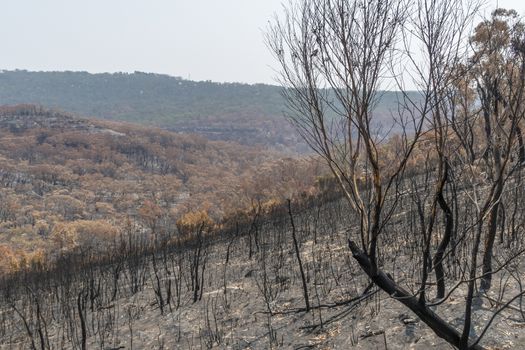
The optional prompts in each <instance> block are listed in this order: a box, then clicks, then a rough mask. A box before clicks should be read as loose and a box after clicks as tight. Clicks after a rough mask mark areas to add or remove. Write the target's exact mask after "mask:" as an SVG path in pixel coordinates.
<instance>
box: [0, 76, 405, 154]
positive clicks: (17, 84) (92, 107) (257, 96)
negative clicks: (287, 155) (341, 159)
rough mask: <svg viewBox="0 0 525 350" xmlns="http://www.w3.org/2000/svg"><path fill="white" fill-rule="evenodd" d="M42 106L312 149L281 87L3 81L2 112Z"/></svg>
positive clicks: (383, 118) (387, 101) (167, 79)
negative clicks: (290, 116)
mask: <svg viewBox="0 0 525 350" xmlns="http://www.w3.org/2000/svg"><path fill="white" fill-rule="evenodd" d="M397 96H398V95H397V94H396V93H395V92H384V93H383V94H382V96H381V98H380V100H379V103H378V105H377V107H376V114H377V115H376V123H378V124H382V125H383V126H382V130H390V128H391V127H392V124H393V121H392V115H391V110H393V111H397ZM21 103H31V104H39V105H44V106H48V107H53V108H59V109H62V110H66V111H69V112H74V113H78V114H80V115H84V116H93V117H98V118H103V119H111V120H121V121H129V122H136V123H141V124H145V125H152V126H158V127H162V128H167V129H170V130H173V131H182V132H192V133H198V134H201V135H202V136H205V137H206V138H208V139H211V140H225V141H235V142H238V143H241V144H247V145H261V146H265V147H270V148H272V149H277V150H281V151H292V152H300V153H306V152H309V148H308V147H307V145H306V144H305V143H304V142H303V141H302V139H301V138H300V137H299V136H298V135H297V133H296V132H295V130H294V128H293V127H292V126H291V125H290V124H289V123H288V121H287V120H286V119H285V118H284V117H283V113H284V112H285V111H286V106H285V102H284V99H283V97H282V96H281V87H278V86H272V85H264V84H255V85H248V84H237V83H224V84H223V83H214V82H210V81H201V82H196V81H190V80H185V79H181V78H178V77H171V76H167V75H161V74H148V73H140V72H135V73H132V74H128V73H114V74H109V73H104V74H90V73H87V72H28V71H23V70H17V71H2V72H1V73H0V104H21Z"/></svg>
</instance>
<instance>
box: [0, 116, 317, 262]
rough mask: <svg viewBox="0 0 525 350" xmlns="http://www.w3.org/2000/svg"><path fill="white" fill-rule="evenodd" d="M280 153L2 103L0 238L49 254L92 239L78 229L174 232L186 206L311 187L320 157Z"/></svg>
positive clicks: (233, 206) (201, 208)
mask: <svg viewBox="0 0 525 350" xmlns="http://www.w3.org/2000/svg"><path fill="white" fill-rule="evenodd" d="M282 157H283V155H282V154H279V153H277V152H269V151H267V150H263V149H260V148H256V147H249V146H242V145H239V144H236V143H232V142H223V141H208V140H206V139H205V138H203V137H200V136H196V135H183V134H178V133H173V132H169V131H165V130H161V129H157V128H151V127H144V126H138V125H133V124H126V123H121V122H108V121H101V120H95V119H83V118H77V117H73V116H70V115H65V114H63V113H58V112H54V111H50V110H45V109H41V108H39V107H34V106H16V107H4V108H1V109H0V244H1V243H3V244H4V245H5V246H4V247H5V248H6V249H15V250H18V251H20V252H30V253H34V252H38V251H39V250H43V251H50V252H52V251H54V250H55V249H56V248H57V247H58V248H59V249H62V250H67V249H74V248H76V247H79V246H81V245H82V244H87V245H91V244H92V242H91V241H89V240H87V241H83V240H82V239H81V238H82V237H83V239H87V237H92V236H93V237H97V236H100V237H99V238H100V239H101V240H102V241H103V240H104V239H106V240H107V239H109V240H111V239H112V237H113V238H114V237H116V236H118V234H119V233H121V232H122V230H124V227H125V226H126V223H129V221H130V220H131V221H132V222H134V223H137V224H138V225H142V226H144V227H145V230H146V232H151V231H154V230H156V233H157V234H164V233H166V234H168V233H173V231H175V225H176V222H177V220H178V219H179V218H181V216H183V215H185V214H187V213H192V212H202V213H204V214H205V215H206V216H209V218H210V220H212V221H220V220H221V219H222V218H224V217H226V216H228V215H230V214H231V213H234V212H236V211H238V210H242V209H244V208H246V207H248V206H250V205H252V203H254V202H264V201H267V200H270V199H272V198H274V197H278V196H280V195H281V194H286V193H290V194H291V193H294V191H296V192H295V193H299V192H301V191H308V190H309V188H310V187H311V186H312V185H313V182H314V177H315V176H316V175H317V172H318V171H319V167H318V165H317V164H316V163H315V162H313V163H312V162H308V161H307V160H294V159H285V160H283V159H282ZM298 179H299V180H298ZM283 188H286V189H287V191H284V190H283ZM290 191H291V192H290ZM152 225H153V226H152ZM153 227H158V228H153ZM161 228H162V229H161ZM161 231H162V232H161ZM68 235H69V236H68ZM77 236H79V237H77ZM80 236H82V237H80ZM145 237H146V235H145ZM2 258H3V257H0V261H1V259H2ZM4 268H9V264H7V263H5V264H3V266H2V267H1V268H0V272H1V270H2V269H4Z"/></svg>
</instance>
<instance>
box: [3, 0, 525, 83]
mask: <svg viewBox="0 0 525 350" xmlns="http://www.w3.org/2000/svg"><path fill="white" fill-rule="evenodd" d="M281 2H282V1H281V0H1V2H0V3H1V4H2V7H1V11H0V43H1V44H0V45H1V46H0V69H27V70H45V71H48V70H60V71H62V70H75V71H78V70H82V71H88V72H93V73H96V72H119V71H122V72H133V71H135V70H137V71H143V72H156V73H165V74H170V75H175V76H181V77H183V78H191V79H193V80H213V81H221V82H224V81H229V82H232V81H235V82H246V83H258V82H260V83H275V82H274V79H273V78H274V73H273V71H272V69H271V66H275V64H274V61H273V58H272V56H271V55H270V53H269V51H268V49H267V48H266V46H265V44H264V39H263V31H264V30H265V28H266V26H267V23H268V20H269V19H271V18H272V16H273V14H274V13H275V12H280V10H281ZM489 4H490V6H491V7H492V8H494V7H495V6H496V1H495V0H491V1H490V2H489ZM499 6H500V7H505V8H514V9H516V10H518V12H519V13H520V14H521V15H524V16H525V1H523V0H499Z"/></svg>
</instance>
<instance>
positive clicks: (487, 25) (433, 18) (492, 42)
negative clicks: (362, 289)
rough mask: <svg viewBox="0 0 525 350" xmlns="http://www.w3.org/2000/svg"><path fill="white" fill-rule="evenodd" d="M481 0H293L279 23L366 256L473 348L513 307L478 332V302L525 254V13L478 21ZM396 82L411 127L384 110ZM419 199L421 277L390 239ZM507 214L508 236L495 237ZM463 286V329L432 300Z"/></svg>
mask: <svg viewBox="0 0 525 350" xmlns="http://www.w3.org/2000/svg"><path fill="white" fill-rule="evenodd" d="M479 10H480V3H477V2H473V1H461V2H458V1H451V0H417V1H402V0H401V1H399V0H386V1H385V0H372V1H344V0H307V1H301V2H290V3H289V5H288V6H287V7H286V8H285V13H284V15H283V16H282V17H281V18H276V19H275V21H274V22H273V23H272V24H271V26H270V28H269V31H268V34H267V43H268V46H269V48H270V49H271V51H272V52H273V53H274V55H275V58H276V59H277V61H278V74H279V75H278V80H279V82H280V83H281V84H282V85H283V86H284V90H283V94H284V96H285V97H286V100H287V102H288V107H289V109H288V116H289V118H290V120H291V121H292V122H293V123H294V124H295V125H296V127H297V129H298V130H299V131H300V133H301V135H302V136H303V137H304V139H305V140H306V141H307V142H308V144H309V145H310V146H311V147H312V149H313V150H315V151H316V152H317V153H318V154H319V155H321V156H322V157H323V158H324V159H325V160H326V163H327V164H328V166H329V167H330V170H331V172H332V174H333V176H334V177H335V178H336V180H337V183H338V185H339V186H340V187H341V189H342V191H343V193H344V195H345V197H346V199H347V200H348V202H349V203H350V206H351V208H352V211H351V212H349V214H348V215H355V218H356V227H355V228H354V229H351V230H349V247H350V249H351V251H352V253H353V255H354V258H355V259H356V260H357V262H358V263H359V264H360V266H361V268H362V270H363V271H364V272H365V273H366V274H367V275H368V276H369V278H370V279H371V280H372V281H373V282H374V283H375V284H376V285H377V286H379V287H380V288H381V289H383V290H384V291H385V292H387V293H388V294H389V295H390V296H391V297H393V298H397V299H398V300H399V302H401V303H402V304H404V305H405V306H406V307H408V308H409V309H411V310H412V311H413V312H414V313H416V314H417V315H418V316H419V317H420V318H421V319H422V320H423V321H424V322H425V323H426V324H427V325H428V326H429V327H431V328H432V329H433V330H434V331H435V333H436V334H437V335H438V336H440V337H442V338H444V339H445V340H447V341H448V342H449V343H451V344H452V345H454V346H456V347H458V348H461V349H467V348H468V349H470V348H472V349H476V348H481V345H480V340H481V338H482V337H483V336H484V334H485V331H486V330H487V329H488V327H489V326H490V324H491V323H492V321H493V319H494V318H495V317H496V316H497V315H498V314H499V313H500V312H501V311H502V310H503V309H504V307H503V308H500V309H498V310H496V311H495V312H494V317H493V318H492V319H491V320H490V322H488V324H486V325H485V326H486V328H485V331H483V333H481V335H475V334H474V332H473V331H472V327H473V325H472V324H473V302H474V301H475V300H476V298H481V295H485V296H486V295H489V294H488V293H489V290H490V288H491V281H492V278H493V277H494V276H495V275H497V273H498V271H501V269H504V268H505V267H506V266H509V262H510V261H511V260H515V259H518V256H519V255H520V254H521V246H520V244H518V243H516V242H517V241H518V238H517V237H518V236H520V235H521V233H520V231H519V228H517V227H516V226H515V222H514V223H510V222H509V221H508V215H509V214H508V211H509V208H510V207H515V206H517V205H518V202H521V201H522V199H521V198H514V199H512V200H511V201H510V202H512V201H515V203H512V204H510V203H509V200H508V199H507V198H510V197H511V196H512V195H511V194H509V193H508V191H512V190H511V189H512V188H514V186H516V185H517V184H520V183H521V177H520V176H521V167H522V165H523V162H524V160H525V151H524V145H523V139H522V131H521V127H522V124H523V112H524V111H523V107H522V101H523V87H524V76H525V66H524V64H525V63H524V62H525V60H524V54H525V51H524V49H523V47H524V38H525V37H524V25H523V23H522V21H521V19H520V18H519V17H518V16H517V14H516V12H515V11H508V10H503V9H498V10H495V11H494V12H493V13H492V15H491V17H490V18H488V19H486V20H483V21H481V23H479V24H477V25H476V23H475V22H476V21H478V20H479V17H478V16H479V14H480V11H479ZM407 87H410V88H411V89H413V90H416V92H415V93H414V92H412V93H411V92H409V91H407ZM385 89H394V90H396V91H398V92H397V94H396V96H397V106H398V107H397V109H396V108H394V109H393V110H391V112H390V113H391V119H392V120H394V121H395V123H396V124H397V125H398V126H399V127H400V130H401V131H395V132H394V131H392V130H393V129H390V130H389V129H388V128H386V127H385V126H384V125H383V126H382V125H381V123H380V122H378V115H379V113H378V110H377V108H376V107H377V104H378V101H380V99H381V97H382V92H381V91H382V90H385ZM506 196H508V197H506ZM406 202H410V203H411V205H414V206H415V207H416V208H417V213H418V214H417V227H416V228H415V229H411V230H410V232H411V233H412V234H413V236H412V237H411V239H412V240H414V241H417V246H418V254H416V255H415V256H412V257H411V258H410V259H408V260H403V262H402V264H407V265H408V264H414V263H416V264H419V265H418V266H419V268H420V269H421V271H420V274H419V277H418V279H417V280H416V281H412V282H411V283H412V287H413V288H412V289H411V290H408V289H406V288H404V287H403V286H402V283H401V278H400V277H401V276H399V272H398V271H396V270H395V269H390V267H389V266H388V264H389V263H392V261H395V260H396V259H397V258H398V252H396V251H393V250H392V249H389V247H388V244H389V243H388V242H392V241H395V240H396V239H403V238H402V237H401V236H398V237H397V238H396V237H395V235H394V233H393V232H392V224H393V222H395V221H396V220H397V218H398V217H399V216H402V215H404V213H406V207H405V205H406ZM509 205H510V207H509ZM460 206H463V208H465V207H468V210H462V208H460ZM501 225H503V227H502V226H501ZM500 227H502V228H501V231H500V232H501V238H500V243H502V244H503V243H504V242H506V243H505V244H506V246H505V247H503V246H499V247H497V249H496V247H495V241H496V235H497V232H498V230H500ZM509 232H513V233H512V235H514V236H512V235H511V236H510V238H509V236H508V233H509ZM505 237H506V238H505ZM467 242H468V244H466V243H467ZM406 243H407V244H409V243H408V242H406ZM457 255H461V259H458V261H457V262H458V263H459V264H460V265H461V267H460V269H461V270H462V271H463V272H462V273H461V274H460V276H456V277H452V275H451V274H450V271H448V268H447V267H446V266H444V260H445V259H447V257H448V256H457ZM504 257H505V258H504ZM494 261H498V264H497V267H496V266H494ZM396 275H398V276H397V278H396ZM478 281H481V283H480V287H481V289H480V290H479V293H478V292H476V290H477V282H478ZM433 293H435V296H433V295H432V294H433ZM454 293H460V294H461V293H463V294H462V295H463V297H466V307H465V312H464V315H463V316H462V317H463V325H462V327H461V328H460V329H458V328H457V327H454V326H452V325H451V324H450V322H449V321H447V320H446V319H445V318H442V317H440V316H439V315H438V313H436V312H435V311H434V309H433V308H432V309H431V306H437V305H443V304H446V302H447V300H448V298H449V297H450V296H451V295H452V294H454ZM508 297H509V300H511V301H512V300H514V298H518V297H520V298H521V294H518V295H517V296H516V295H508ZM511 301H509V304H510V303H511ZM505 306H508V305H505Z"/></svg>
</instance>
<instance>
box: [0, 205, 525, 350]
mask: <svg viewBox="0 0 525 350" xmlns="http://www.w3.org/2000/svg"><path fill="white" fill-rule="evenodd" d="M321 203H322V204H321ZM291 208H292V216H291V217H292V218H293V223H294V226H295V235H296V238H297V243H298V248H299V252H300V258H301V263H302V268H303V272H304V276H305V282H306V286H307V293H308V299H309V300H308V301H309V306H310V307H309V311H307V310H306V303H305V297H304V294H305V293H304V290H303V283H302V282H303V281H302V279H301V273H300V268H299V264H298V258H297V255H296V251H295V248H294V242H293V233H294V232H293V230H292V224H291V220H290V219H291V218H290V213H289V212H288V210H287V207H286V206H283V207H281V208H276V209H275V210H274V211H273V212H272V213H271V214H268V215H253V216H252V217H251V218H249V220H245V221H244V222H243V223H235V224H232V225H230V227H229V228H228V229H224V230H223V231H224V232H222V233H221V234H220V235H215V236H209V235H206V234H205V233H202V232H201V231H199V232H197V231H196V232H195V238H194V239H192V240H191V241H189V242H187V243H186V244H182V245H176V246H175V245H161V246H157V247H155V249H154V250H151V249H146V248H144V247H145V246H146V245H147V244H146V243H144V241H143V240H141V239H138V238H137V237H139V233H136V235H135V236H133V235H132V234H130V235H129V237H126V239H124V240H123V242H122V243H121V244H122V247H121V248H120V249H121V251H122V249H123V250H125V251H126V253H122V254H113V255H112V256H108V257H107V258H106V259H104V260H97V262H90V263H81V261H84V262H85V261H86V260H89V259H91V258H92V256H91V255H89V254H90V253H89V252H84V253H82V254H80V255H78V256H76V257H68V258H64V261H62V262H61V263H59V264H57V268H56V269H54V270H52V271H48V272H45V271H41V272H34V273H25V274H20V275H18V276H14V277H11V278H10V279H6V280H4V281H3V284H2V286H1V296H0V349H211V348H219V349H270V348H286V349H348V348H355V349H449V348H451V347H450V346H449V345H447V344H446V342H444V341H443V340H441V339H440V338H438V337H436V336H435V335H434V334H433V332H432V331H431V330H430V329H429V328H428V327H426V326H425V325H424V324H423V323H422V322H421V321H420V320H419V319H418V318H417V317H416V316H415V315H414V314H412V313H411V312H410V311H409V310H408V309H406V308H404V307H403V306H402V305H401V303H399V302H398V301H396V300H394V299H392V298H390V296H388V295H386V294H385V293H383V292H381V291H379V290H377V288H376V287H375V286H373V285H372V284H371V283H370V281H369V279H368V278H367V277H366V276H365V275H364V274H363V273H362V272H361V270H360V268H359V266H358V265H357V263H356V262H355V260H354V259H353V257H352V254H351V252H350V249H349V248H348V239H350V238H352V237H355V232H356V230H357V224H356V222H355V219H354V216H353V215H351V214H349V213H351V211H350V209H349V207H348V205H347V204H346V202H345V201H344V200H341V199H332V200H325V201H318V202H317V203H313V204H312V203H309V204H307V205H306V204H302V205H299V204H294V205H292V207H291ZM401 208H403V210H400V214H399V215H398V216H397V217H395V218H393V220H391V222H390V223H389V226H388V227H387V229H386V230H385V236H384V237H383V241H382V251H381V257H382V259H381V264H382V266H383V268H384V269H385V270H386V271H388V272H389V273H391V274H392V275H393V277H394V278H395V279H396V280H397V281H400V283H401V284H402V285H403V286H405V287H406V288H407V289H409V290H411V289H412V290H414V289H415V288H417V287H416V286H415V285H414V283H413V282H412V281H417V277H418V276H419V274H420V266H421V262H420V261H417V258H416V257H418V256H419V255H418V254H417V253H416V251H417V249H418V247H419V243H418V242H419V239H418V238H417V237H413V236H411V233H410V232H411V231H412V230H411V229H409V226H410V224H409V221H410V220H409V219H407V218H408V217H409V216H410V215H411V214H410V213H411V212H412V210H413V208H411V207H410V206H409V205H408V204H405V207H403V203H401ZM387 234H388V235H387ZM133 237H135V238H133ZM132 238H133V239H132ZM126 240H127V242H129V243H127V244H128V245H126V244H125V242H124V241H126ZM468 244H469V243H468V242H465V243H464V250H465V252H466V251H467V249H468V247H469V246H468ZM498 249H499V248H498ZM502 249H503V248H502ZM461 252H462V250H461V249H458V253H457V254H456V255H455V256H450V257H448V258H447V261H446V264H445V265H446V269H447V274H448V276H450V278H451V280H454V278H456V280H459V279H460V278H461V273H462V272H461V271H457V266H458V264H456V263H455V259H462V254H463V253H461ZM505 252H508V249H506V250H505ZM520 265H521V261H518V260H516V261H513V263H512V264H511V265H510V266H508V267H507V268H505V269H502V271H501V272H499V273H498V274H496V276H495V279H494V286H495V287H494V288H493V290H492V291H491V294H490V295H491V296H492V297H491V298H490V299H488V298H485V297H479V298H477V299H476V303H477V304H476V307H475V312H474V315H475V319H474V320H475V322H474V325H475V329H474V331H475V333H477V334H479V333H480V332H481V331H482V329H483V327H484V325H485V322H486V321H487V320H488V319H489V318H490V317H491V316H492V314H493V311H494V309H495V308H496V307H497V306H498V301H501V300H502V299H506V297H504V296H505V295H506V293H509V291H512V290H513V289H514V290H518V288H519V286H517V284H516V283H512V282H513V281H514V277H512V276H514V275H515V274H516V273H519V271H520ZM431 285H432V284H431ZM518 292H519V290H518ZM429 293H430V294H433V291H432V290H431V291H430V292H429ZM464 294H465V293H464V287H461V286H460V287H459V288H458V289H457V290H456V291H455V292H454V293H453V294H452V295H451V297H450V298H449V299H448V300H447V302H446V303H443V304H441V305H439V306H436V307H435V311H436V312H437V313H438V314H439V315H441V316H442V317H443V318H444V319H446V320H447V321H449V322H450V323H451V324H453V325H454V326H456V327H458V328H461V320H462V314H463V312H464V310H463V308H464ZM520 302H521V300H520V299H518V300H516V302H515V303H514V304H512V305H515V306H512V308H510V309H508V310H507V311H504V312H502V313H501V314H500V315H499V316H498V318H497V320H496V321H495V322H494V323H493V325H492V327H491V329H490V331H489V332H488V334H487V335H486V336H485V337H484V339H483V342H482V343H483V345H484V346H486V347H487V348H494V349H496V348H497V349H515V348H522V347H525V332H523V330H522V328H523V327H525V317H524V315H523V314H522V312H521V311H520V310H521V306H520Z"/></svg>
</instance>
